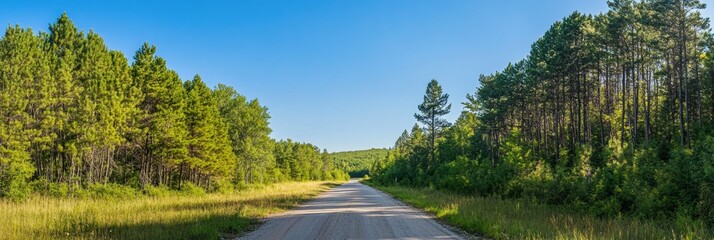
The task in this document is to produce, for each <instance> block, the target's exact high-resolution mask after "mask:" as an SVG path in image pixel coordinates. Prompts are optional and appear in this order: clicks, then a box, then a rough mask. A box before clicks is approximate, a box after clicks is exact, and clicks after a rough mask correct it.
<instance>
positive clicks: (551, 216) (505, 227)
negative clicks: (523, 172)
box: [376, 185, 714, 239]
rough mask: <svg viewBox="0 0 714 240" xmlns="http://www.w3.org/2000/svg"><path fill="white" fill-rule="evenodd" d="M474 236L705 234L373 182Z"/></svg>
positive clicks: (687, 227)
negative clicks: (381, 184)
mask: <svg viewBox="0 0 714 240" xmlns="http://www.w3.org/2000/svg"><path fill="white" fill-rule="evenodd" d="M376 187H377V188H379V189H380V190H382V191H385V192H387V193H389V194H391V195H393V196H395V197H396V198H398V199H400V200H402V201H404V202H406V203H408V204H411V205H413V206H415V207H418V208H421V209H424V210H425V211H428V212H430V213H432V214H434V215H435V216H436V217H437V218H439V219H441V220H444V221H446V222H448V223H450V224H452V225H454V226H457V227H459V228H461V229H463V230H465V231H467V232H470V233H473V234H475V235H478V236H484V235H485V236H486V237H489V238H493V239H672V238H674V239H711V238H712V237H713V236H714V235H713V233H711V232H707V230H706V229H705V228H704V226H703V225H702V224H700V223H696V222H695V223H692V222H689V223H682V224H680V225H676V224H671V223H669V222H660V221H652V220H651V219H643V220H641V219H636V218H631V217H626V216H621V217H618V218H612V219H607V218H605V219H604V218H600V217H595V216H589V215H588V214H583V213H580V212H578V211H575V210H574V209H571V208H568V207H554V206H549V205H544V204H540V203H537V202H533V201H528V200H523V199H502V198H500V197H494V196H491V197H474V196H469V195H462V194H455V193H452V192H446V191H439V190H434V189H431V188H408V187H400V186H379V185H377V186H376Z"/></svg>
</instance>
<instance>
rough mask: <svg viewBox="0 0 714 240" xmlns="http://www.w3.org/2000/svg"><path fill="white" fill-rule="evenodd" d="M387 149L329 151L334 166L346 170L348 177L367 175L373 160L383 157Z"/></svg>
mask: <svg viewBox="0 0 714 240" xmlns="http://www.w3.org/2000/svg"><path fill="white" fill-rule="evenodd" d="M388 151H389V150H387V149H384V148H372V149H367V150H358V151H346V152H336V153H330V156H332V158H333V159H334V161H335V167H337V168H339V169H342V170H344V171H345V172H347V173H348V174H349V175H350V177H353V178H361V177H364V176H365V175H369V168H370V167H371V166H372V164H374V162H375V161H378V160H381V159H384V158H385V157H386V156H387V152H388Z"/></svg>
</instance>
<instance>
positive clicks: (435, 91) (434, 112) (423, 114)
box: [414, 79, 451, 170]
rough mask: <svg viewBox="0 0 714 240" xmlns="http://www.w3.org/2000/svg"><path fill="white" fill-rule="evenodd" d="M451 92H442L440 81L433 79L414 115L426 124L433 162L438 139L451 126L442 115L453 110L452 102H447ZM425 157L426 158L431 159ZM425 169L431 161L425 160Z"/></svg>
mask: <svg viewBox="0 0 714 240" xmlns="http://www.w3.org/2000/svg"><path fill="white" fill-rule="evenodd" d="M448 100H449V94H445V93H442V90H441V86H440V85H439V82H437V81H436V80H435V79H432V80H431V81H430V82H429V84H428V85H427V87H426V94H425V95H424V102H422V103H421V104H419V112H420V113H415V114H414V117H415V118H416V119H417V121H419V122H421V123H422V124H424V125H425V128H426V131H427V134H428V138H429V143H428V144H429V146H428V147H429V158H430V159H431V162H432V163H433V162H435V161H436V139H437V138H439V135H440V134H441V132H442V131H443V129H444V128H446V127H448V126H449V122H447V121H446V120H444V119H442V118H441V117H442V116H444V115H446V114H448V113H449V111H451V104H449V103H447V102H448ZM429 158H425V159H429ZM422 167H423V168H424V170H429V168H430V167H429V163H427V162H424V163H423V166H422Z"/></svg>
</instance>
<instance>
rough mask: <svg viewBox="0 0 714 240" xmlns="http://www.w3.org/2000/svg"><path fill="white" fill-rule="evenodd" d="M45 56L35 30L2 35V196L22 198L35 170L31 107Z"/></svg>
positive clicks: (0, 178) (0, 148)
mask: <svg viewBox="0 0 714 240" xmlns="http://www.w3.org/2000/svg"><path fill="white" fill-rule="evenodd" d="M42 57H43V54H42V51H41V49H40V40H39V38H37V37H35V36H34V35H33V33H32V31H31V30H29V29H22V28H20V27H19V26H15V27H10V28H8V29H7V30H6V32H5V35H4V36H3V37H2V39H0V196H6V197H9V198H11V199H21V198H23V197H25V196H26V195H27V194H28V193H29V189H28V186H27V181H28V179H29V178H30V177H31V176H32V174H33V173H34V172H35V167H34V166H33V165H32V163H31V161H30V152H29V147H30V140H31V139H30V138H31V137H30V135H31V134H32V131H31V130H30V129H29V127H30V126H31V124H30V122H31V121H32V116H31V115H30V114H29V112H28V111H27V110H29V107H31V104H30V101H31V96H32V95H33V94H32V93H31V92H30V91H34V88H33V85H34V80H35V77H36V74H38V73H40V72H41V71H38V70H41V65H42V64H44V62H42V61H41V58H42Z"/></svg>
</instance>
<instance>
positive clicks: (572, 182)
mask: <svg viewBox="0 0 714 240" xmlns="http://www.w3.org/2000/svg"><path fill="white" fill-rule="evenodd" d="M608 5H609V7H610V9H609V11H607V12H606V13H602V14H598V15H584V14H581V13H578V12H575V13H573V14H571V15H569V16H567V17H565V18H564V19H562V20H561V21H557V22H556V23H554V24H553V25H552V26H551V27H550V29H548V30H547V31H546V32H545V33H544V34H543V36H542V37H540V38H539V39H538V40H537V41H536V42H535V43H533V45H532V46H531V51H530V53H529V54H528V56H527V57H526V58H525V59H523V60H521V61H518V62H516V63H514V64H508V65H507V66H506V68H505V69H503V70H502V71H500V72H496V73H493V74H489V75H481V76H480V77H479V87H478V89H477V90H476V92H475V93H474V94H469V95H467V99H468V101H467V102H466V103H464V104H463V105H464V107H463V111H462V112H461V115H460V116H459V117H458V119H457V120H456V121H455V122H454V123H453V124H452V123H449V122H446V121H445V120H444V119H443V115H445V114H446V113H448V112H449V111H450V106H451V105H449V104H448V103H447V100H448V94H445V93H443V92H442V90H441V87H440V86H439V84H438V82H436V81H432V82H430V83H429V85H428V87H427V92H426V95H425V96H424V103H422V104H421V105H419V108H418V109H419V113H418V114H416V115H415V117H416V119H417V121H418V122H419V123H420V124H421V125H415V126H414V127H413V128H412V129H411V131H410V132H409V131H404V133H403V134H402V135H401V136H400V137H399V138H398V140H397V141H396V144H395V146H394V148H393V149H392V150H391V151H390V152H389V154H388V156H387V157H386V158H385V159H383V160H382V161H379V162H376V163H375V164H374V165H373V166H372V168H371V170H370V173H371V174H373V175H375V176H373V177H374V178H373V180H374V181H376V182H377V183H380V184H401V185H411V186H432V187H435V188H440V189H448V190H453V191H457V192H460V193H467V194H477V195H484V196H486V195H496V196H500V197H504V198H523V199H532V200H534V201H538V202H542V203H547V204H555V205H567V206H571V207H574V208H575V209H580V210H582V211H585V212H590V213H592V214H595V215H598V216H618V215H620V214H626V215H631V216H636V217H641V218H651V219H678V221H680V220H681V221H698V222H702V223H704V224H708V225H709V226H710V227H711V226H714V51H712V47H713V46H714V38H712V33H711V32H710V29H709V19H707V18H703V17H702V16H701V14H700V12H699V11H700V10H701V9H703V8H704V7H705V5H704V4H703V3H701V2H700V1H697V0H687V1H685V0H646V1H633V0H613V1H609V2H608Z"/></svg>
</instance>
